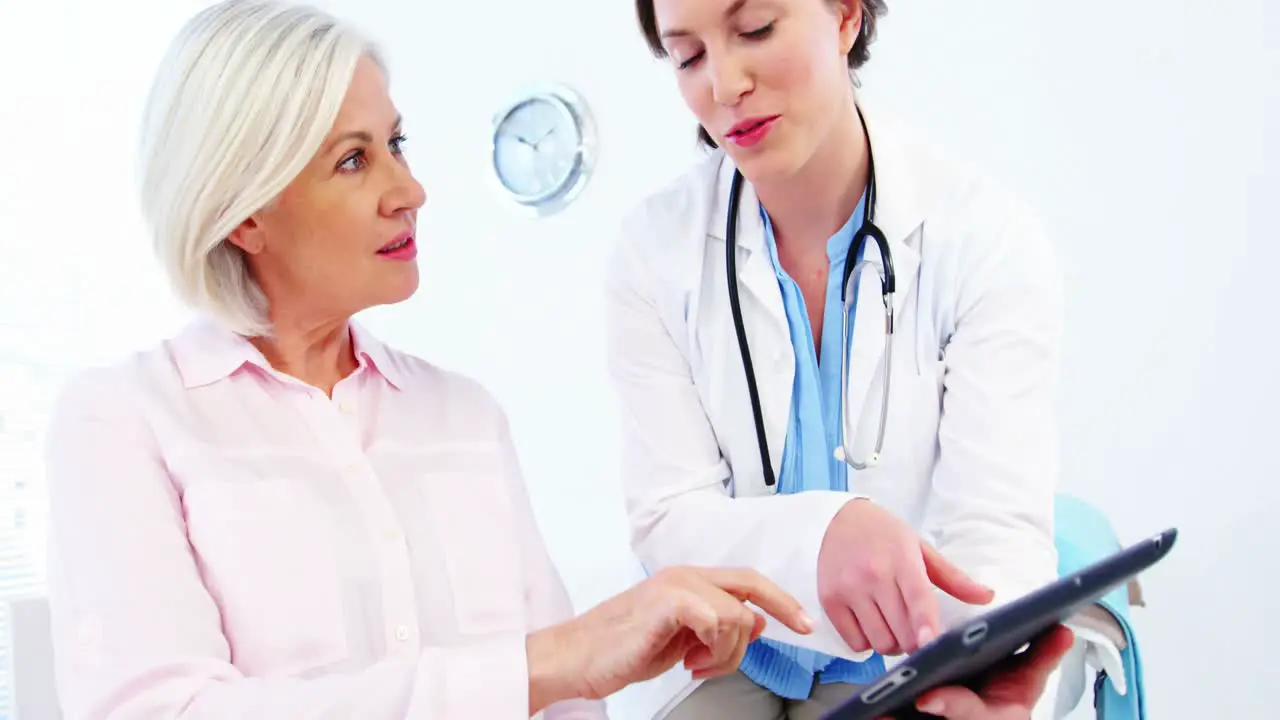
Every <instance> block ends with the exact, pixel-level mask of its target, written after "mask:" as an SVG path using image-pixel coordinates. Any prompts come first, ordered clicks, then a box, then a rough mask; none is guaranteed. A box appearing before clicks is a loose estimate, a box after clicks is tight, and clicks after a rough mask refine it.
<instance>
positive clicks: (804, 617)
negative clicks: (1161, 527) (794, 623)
mask: <svg viewBox="0 0 1280 720" xmlns="http://www.w3.org/2000/svg"><path fill="white" fill-rule="evenodd" d="M800 627H802V628H804V629H805V630H806V631H810V630H813V628H814V622H813V618H811V617H809V613H807V612H805V611H803V610H801V611H800Z"/></svg>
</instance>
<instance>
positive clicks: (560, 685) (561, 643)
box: [525, 624, 578, 717]
mask: <svg viewBox="0 0 1280 720" xmlns="http://www.w3.org/2000/svg"><path fill="white" fill-rule="evenodd" d="M566 631H567V627H566V626H565V625H563V624H562V625H554V626H552V627H548V628H544V629H542V630H538V631H536V632H533V633H530V634H529V635H527V636H526V637H525V653H526V655H527V658H528V667H529V716H530V717H532V716H534V715H536V714H537V713H539V712H541V711H543V710H545V709H546V708H547V706H548V705H551V704H553V703H557V702H560V701H561V700H568V699H570V698H574V697H577V696H578V694H577V692H576V690H575V685H576V682H577V680H578V678H577V677H575V675H574V672H575V671H574V668H573V663H572V660H571V658H570V657H569V653H570V652H571V651H572V647H573V645H572V644H571V643H570V642H568V641H567V639H566V638H565V635H566Z"/></svg>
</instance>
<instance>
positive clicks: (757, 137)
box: [725, 115, 781, 147]
mask: <svg viewBox="0 0 1280 720" xmlns="http://www.w3.org/2000/svg"><path fill="white" fill-rule="evenodd" d="M779 117H781V116H780V115H768V116H761V117H753V118H747V119H746V120H743V121H742V122H740V123H738V124H736V125H734V126H733V127H732V128H729V132H728V134H726V135H725V137H726V138H727V139H728V140H729V142H732V143H733V144H734V145H737V146H739V147H751V146H752V145H755V144H756V143H759V142H760V141H761V140H764V139H765V137H766V136H767V135H768V134H769V131H770V130H772V129H773V125H774V123H776V122H777V120H778V118H779Z"/></svg>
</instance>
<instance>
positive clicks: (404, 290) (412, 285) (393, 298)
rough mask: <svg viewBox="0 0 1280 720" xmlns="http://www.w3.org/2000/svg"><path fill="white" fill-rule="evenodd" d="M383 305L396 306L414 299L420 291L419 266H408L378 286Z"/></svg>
mask: <svg viewBox="0 0 1280 720" xmlns="http://www.w3.org/2000/svg"><path fill="white" fill-rule="evenodd" d="M378 291H379V292H378V294H379V296H380V301H381V304H383V305H395V304H396V303H401V302H404V301H405V300H408V299H409V298H411V297H413V294H414V293H416V292H417V291H418V266H417V265H413V264H411V265H408V266H406V267H404V268H401V269H400V271H399V272H396V273H393V274H392V277H388V278H385V279H384V280H383V281H382V282H380V283H379V284H378Z"/></svg>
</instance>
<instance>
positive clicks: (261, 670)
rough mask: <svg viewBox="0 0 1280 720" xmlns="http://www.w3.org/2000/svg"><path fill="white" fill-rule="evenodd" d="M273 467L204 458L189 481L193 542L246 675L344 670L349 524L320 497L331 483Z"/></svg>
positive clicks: (186, 502)
mask: <svg viewBox="0 0 1280 720" xmlns="http://www.w3.org/2000/svg"><path fill="white" fill-rule="evenodd" d="M197 463H199V469H195V468H196V465H197ZM271 464H272V463H270V462H269V461H267V462H263V461H261V459H258V460H257V461H249V460H248V459H245V458H239V459H235V458H227V457H217V458H214V457H202V458H198V459H195V460H194V461H193V462H191V463H190V466H191V467H190V468H183V471H182V472H181V473H180V474H181V475H182V476H183V477H184V479H185V481H186V482H185V491H184V495H183V506H184V511H185V515H186V521H187V534H188V538H189V540H190V542H191V546H192V549H193V551H194V552H195V555H196V559H197V561H198V563H199V568H200V572H201V575H202V577H203V578H204V581H205V585H206V587H207V588H208V590H209V593H210V595H212V596H213V599H214V601H215V602H216V603H217V605H218V608H219V610H220V611H221V613H222V622H223V628H224V632H225V634H226V636H227V641H228V643H229V645H230V648H231V656H232V661H233V662H234V664H235V665H236V667H238V668H239V669H241V670H242V671H243V672H245V674H248V675H256V676H264V677H265V676H276V677H279V676H292V675H300V674H305V673H307V672H310V671H317V670H322V669H324V668H326V667H330V666H334V665H336V664H339V663H341V662H342V661H343V660H344V659H345V658H346V656H347V654H348V650H349V649H348V642H347V641H348V638H347V632H346V625H345V613H344V605H343V595H342V573H341V567H342V566H341V565H340V563H339V560H340V558H339V556H338V553H337V552H336V549H337V547H338V545H339V543H340V538H339V537H338V533H339V532H340V528H341V526H342V525H341V523H337V522H334V521H333V520H334V518H332V517H331V511H330V506H331V504H330V503H326V502H324V500H323V498H322V497H321V495H319V494H318V492H317V489H316V487H315V486H316V483H317V482H319V481H320V480H321V479H322V478H304V477H301V476H299V475H298V472H299V470H298V468H296V467H295V468H294V469H293V470H292V471H291V472H279V473H276V472H270V471H269V470H270V468H269V466H270V465H271ZM295 465H296V463H295Z"/></svg>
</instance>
